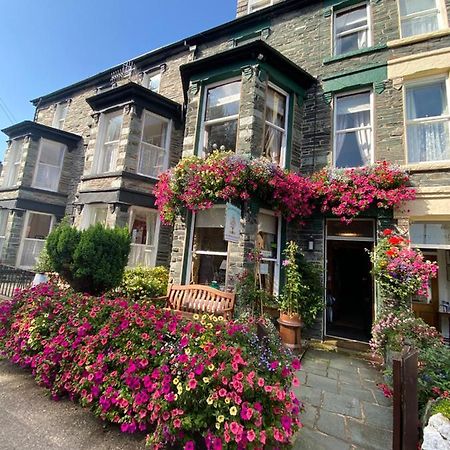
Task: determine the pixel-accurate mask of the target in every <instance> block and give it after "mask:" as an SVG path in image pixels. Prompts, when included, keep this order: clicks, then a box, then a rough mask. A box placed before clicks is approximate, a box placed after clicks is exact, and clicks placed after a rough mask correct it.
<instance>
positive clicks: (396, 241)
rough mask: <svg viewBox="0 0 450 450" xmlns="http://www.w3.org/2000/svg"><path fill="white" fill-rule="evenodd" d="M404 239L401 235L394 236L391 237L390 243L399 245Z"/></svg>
mask: <svg viewBox="0 0 450 450" xmlns="http://www.w3.org/2000/svg"><path fill="white" fill-rule="evenodd" d="M403 241H404V239H403V238H402V237H400V236H392V237H390V238H389V244H391V245H398V244H400V243H402V242H403Z"/></svg>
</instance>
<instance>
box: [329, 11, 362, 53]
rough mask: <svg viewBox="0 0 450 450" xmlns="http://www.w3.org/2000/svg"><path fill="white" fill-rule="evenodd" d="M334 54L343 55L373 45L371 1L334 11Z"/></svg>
mask: <svg viewBox="0 0 450 450" xmlns="http://www.w3.org/2000/svg"><path fill="white" fill-rule="evenodd" d="M333 31H334V46H333V47H334V54H335V55H341V54H344V53H348V52H352V51H355V50H359V49H362V48H366V47H369V46H370V45H371V42H370V39H371V36H370V14H369V3H364V4H362V5H358V6H355V7H352V8H349V9H344V10H338V11H336V12H335V13H334V24H333Z"/></svg>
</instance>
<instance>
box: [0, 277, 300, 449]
mask: <svg viewBox="0 0 450 450" xmlns="http://www.w3.org/2000/svg"><path fill="white" fill-rule="evenodd" d="M0 323H1V324H2V325H3V326H2V328H3V329H4V330H5V331H4V333H3V334H0V353H1V354H3V355H5V356H7V357H8V358H10V359H11V360H12V361H13V362H15V363H17V364H20V365H22V366H24V367H30V368H31V369H32V373H33V375H34V376H35V378H36V380H37V381H38V383H39V384H40V385H42V386H45V387H47V388H48V389H49V390H50V392H51V394H52V396H53V397H54V398H58V397H60V396H63V395H68V396H69V397H70V398H71V399H73V400H77V401H79V402H80V403H81V404H82V405H83V406H85V407H89V408H90V409H91V410H92V411H93V412H94V413H95V414H96V415H97V416H99V417H100V418H102V419H104V420H108V421H111V422H114V423H118V424H119V425H120V427H121V430H122V431H124V432H134V431H137V430H140V431H149V433H150V434H149V436H148V438H147V444H148V445H149V446H150V448H152V449H161V448H183V447H184V448H185V449H186V448H189V449H193V448H195V447H194V446H195V444H194V443H198V444H199V445H200V446H202V445H203V446H206V447H207V448H208V449H213V448H214V449H217V448H222V449H224V450H225V449H236V448H240V449H258V448H259V449H260V448H262V447H264V448H282V447H289V444H290V441H291V439H292V437H293V435H294V433H295V432H296V431H297V430H298V429H299V426H300V422H299V419H298V414H299V412H300V409H301V408H300V404H299V402H298V400H297V399H296V398H295V395H294V394H293V393H292V391H291V384H292V383H294V384H295V385H297V384H298V380H296V379H295V378H294V374H293V369H298V368H299V361H298V360H296V359H294V360H292V358H291V356H290V354H289V353H288V352H287V351H286V350H283V349H282V346H281V345H280V342H279V341H276V342H274V340H273V337H271V338H270V339H269V340H267V341H266V342H265V344H264V345H262V343H261V341H260V340H259V339H258V336H257V334H256V330H255V323H254V322H253V321H251V320H249V321H247V323H245V324H241V323H236V322H227V323H225V322H223V321H221V320H219V319H218V318H217V317H211V318H207V317H203V318H201V319H200V320H199V321H195V322H187V321H184V320H182V319H181V316H180V315H177V314H175V313H173V312H171V311H166V310H158V309H156V308H155V307H154V306H153V305H151V306H149V305H148V304H141V303H136V302H131V301H129V300H126V299H121V298H116V299H109V298H106V297H100V298H96V297H91V296H88V295H81V294H77V293H74V292H71V291H62V290H58V289H57V288H55V287H54V286H52V285H50V284H41V285H39V286H36V287H34V288H31V289H28V290H23V291H22V292H20V293H18V294H17V295H16V297H15V299H14V301H11V302H8V305H6V306H3V305H2V308H0ZM0 329H1V328H0Z"/></svg>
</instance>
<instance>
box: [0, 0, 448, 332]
mask: <svg viewBox="0 0 450 450" xmlns="http://www.w3.org/2000/svg"><path fill="white" fill-rule="evenodd" d="M448 17H449V2H448V1H444V0H398V1H394V0H371V1H355V0H344V1H338V0H325V1H313V0H300V1H299V0H284V1H273V0H272V1H270V0H239V1H238V4H237V17H236V19H235V20H233V21H231V22H229V23H226V24H223V25H221V26H218V27H216V28H214V29H211V30H207V31H204V32H202V33H200V34H198V35H195V36H190V37H187V38H186V39H184V40H182V41H179V42H176V43H174V44H171V45H169V46H167V47H163V48H160V49H158V50H154V51H150V52H149V53H147V54H145V55H143V56H139V57H137V58H134V59H131V60H129V61H127V62H125V63H124V64H123V65H122V66H118V67H114V68H112V69H108V70H106V71H104V72H102V73H100V74H97V75H95V76H93V77H91V78H88V79H86V80H82V81H80V82H78V83H76V84H74V85H71V86H67V87H65V88H63V89H60V90H59V91H56V92H53V93H50V94H47V95H43V96H42V97H39V98H36V99H34V100H33V103H34V105H35V106H36V113H35V117H34V120H33V121H26V122H22V123H19V124H17V125H14V126H12V127H9V128H7V129H5V130H3V131H4V133H6V134H7V135H8V138H9V141H8V151H7V153H6V159H5V167H4V170H3V174H2V177H1V186H2V187H1V189H0V207H1V208H2V209H1V211H0V235H1V238H0V239H1V242H2V246H1V251H2V253H1V259H2V261H3V262H5V263H7V264H11V265H17V266H20V267H31V266H33V264H34V261H35V258H36V256H37V255H38V253H39V251H40V249H41V248H42V245H43V242H44V239H45V237H46V236H47V234H48V232H49V231H50V229H51V228H52V226H54V224H55V223H56V222H57V221H58V220H60V219H61V218H62V217H63V216H64V215H69V216H70V217H71V218H72V220H73V222H74V224H75V225H76V226H79V227H87V226H89V225H90V224H92V223H96V222H102V223H105V224H107V225H109V226H115V225H120V226H124V225H127V226H129V229H130V232H131V233H132V239H133V248H132V252H131V255H130V265H137V264H146V265H155V264H165V265H170V269H171V278H172V280H173V281H174V282H176V283H180V282H181V283H190V282H197V283H207V284H209V283H211V282H212V281H213V280H214V281H216V282H218V283H219V285H221V286H222V287H223V286H224V283H225V280H233V279H235V278H234V276H235V275H238V274H239V273H240V272H241V271H242V268H243V267H244V265H245V258H246V252H247V250H249V249H251V248H254V247H255V245H257V246H259V247H260V248H261V249H262V250H263V259H264V263H265V273H264V276H263V282H264V285H265V286H266V288H267V290H269V291H271V292H273V293H277V292H278V291H279V288H280V283H281V281H280V278H281V277H280V260H281V250H282V249H283V248H284V244H285V242H286V241H287V240H290V239H295V240H296V241H297V242H298V243H299V244H300V245H301V247H302V249H303V250H304V252H305V253H306V255H307V257H308V258H309V259H311V260H314V261H316V262H317V263H318V264H320V265H321V266H322V267H323V269H324V284H325V287H326V292H327V293H328V294H330V295H331V296H332V297H333V298H334V301H333V302H332V304H329V305H326V306H327V307H325V308H324V314H323V317H322V319H321V320H320V321H319V322H318V323H317V328H316V329H315V330H313V331H312V333H313V335H315V336H317V337H320V338H322V337H324V336H326V337H337V338H343V339H351V340H360V341H367V340H368V338H369V334H370V326H371V323H372V321H373V318H374V316H375V314H376V310H377V301H376V298H377V296H376V289H375V286H374V283H373V279H372V276H371V274H370V262H369V258H368V254H367V251H366V249H370V248H371V247H372V246H373V244H374V242H375V241H376V239H377V235H378V234H379V233H380V231H381V230H383V229H384V228H385V227H386V226H389V225H390V224H393V223H398V224H399V225H400V226H401V227H403V228H404V230H405V231H409V234H410V238H411V241H412V245H413V246H416V247H419V248H421V249H423V250H424V252H425V253H426V255H427V256H428V257H429V258H430V259H436V260H437V261H438V263H439V266H440V273H439V278H438V280H436V282H435V283H433V285H432V286H431V289H430V294H429V296H428V297H427V298H417V299H416V300H417V301H416V302H415V303H414V308H415V310H416V311H417V314H419V315H421V316H422V317H423V318H424V319H425V320H426V321H427V322H429V323H431V324H433V325H436V326H437V327H438V328H440V329H441V330H442V332H443V333H444V334H445V335H447V336H448V332H449V330H448V317H449V315H448V314H446V311H450V306H448V307H447V305H449V302H450V281H449V280H450V129H449V127H450V112H449V95H450V84H449V71H450V28H449V25H448ZM221 148H224V149H227V150H232V151H235V152H236V153H237V154H243V155H244V154H245V155H252V156H255V157H256V156H265V157H267V158H269V159H270V160H271V161H273V162H275V163H277V164H279V165H280V166H282V167H284V168H288V169H291V170H295V171H300V172H301V173H305V174H311V173H313V172H315V171H317V170H319V169H321V168H323V167H337V168H345V167H360V166H365V165H370V164H371V163H373V162H374V161H377V160H388V161H391V162H395V163H397V164H399V165H401V166H404V167H406V168H407V169H409V170H410V172H411V174H412V180H413V184H414V185H415V186H416V188H417V191H418V196H417V199H416V200H414V201H412V202H411V204H409V205H407V208H404V209H402V210H401V211H400V210H399V211H385V210H383V212H382V213H380V211H378V210H374V211H372V212H371V213H367V214H364V215H363V216H361V218H359V219H358V220H355V221H353V222H352V223H351V224H349V225H346V224H343V223H342V222H340V221H339V220H338V219H336V218H334V217H332V216H331V215H330V216H325V215H323V214H319V213H316V214H315V215H314V216H313V218H311V219H307V220H305V225H304V226H303V227H298V226H296V225H292V224H287V223H285V221H284V220H282V219H281V218H279V217H278V216H277V215H276V214H275V213H274V212H273V211H271V210H270V209H266V208H264V205H252V207H249V208H243V209H242V216H241V224H240V227H241V229H240V231H241V232H240V240H239V242H237V243H231V242H230V243H229V242H226V241H225V240H224V237H223V227H224V206H223V205H216V206H215V207H214V208H212V209H209V210H207V211H202V212H199V213H197V214H195V215H192V214H186V216H185V217H182V218H179V219H178V220H177V222H176V224H175V226H174V229H172V228H170V227H167V226H163V225H162V224H161V223H160V220H159V219H158V215H157V212H156V209H155V206H154V200H155V199H154V196H153V195H152V186H153V185H154V184H155V182H156V180H157V177H158V175H159V174H160V173H161V172H162V171H164V170H166V169H167V168H168V167H170V166H173V165H174V164H176V162H177V161H178V160H179V159H180V158H181V157H185V156H189V155H207V154H209V153H210V152H211V151H213V150H214V149H221ZM232 285H233V281H230V286H232ZM324 297H325V296H324ZM324 302H325V298H324Z"/></svg>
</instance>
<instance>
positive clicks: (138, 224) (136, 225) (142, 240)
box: [131, 213, 147, 244]
mask: <svg viewBox="0 0 450 450" xmlns="http://www.w3.org/2000/svg"><path fill="white" fill-rule="evenodd" d="M131 243H132V244H147V217H146V216H145V214H142V213H135V214H134V220H133V225H132V226H131Z"/></svg>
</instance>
